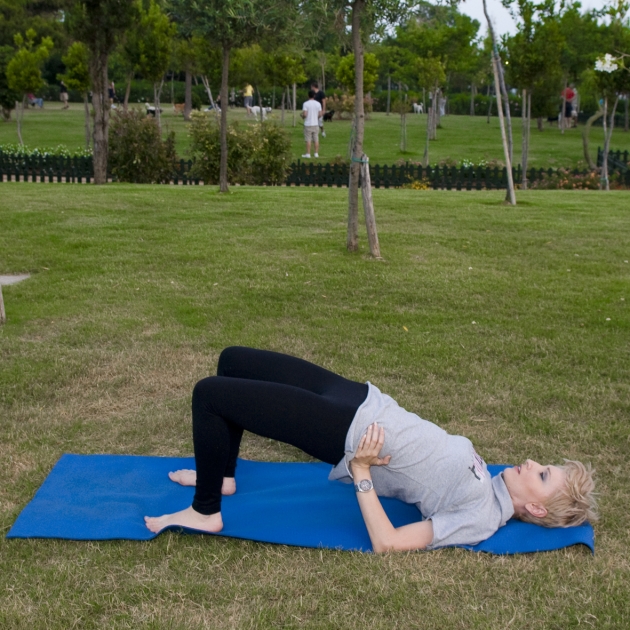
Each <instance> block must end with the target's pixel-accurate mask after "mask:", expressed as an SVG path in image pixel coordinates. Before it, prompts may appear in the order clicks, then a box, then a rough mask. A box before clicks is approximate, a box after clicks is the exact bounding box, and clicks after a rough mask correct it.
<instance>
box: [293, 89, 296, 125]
mask: <svg viewBox="0 0 630 630" xmlns="http://www.w3.org/2000/svg"><path fill="white" fill-rule="evenodd" d="M296 101H297V84H296V83H293V126H294V127H295V111H296V107H297V105H296Z"/></svg>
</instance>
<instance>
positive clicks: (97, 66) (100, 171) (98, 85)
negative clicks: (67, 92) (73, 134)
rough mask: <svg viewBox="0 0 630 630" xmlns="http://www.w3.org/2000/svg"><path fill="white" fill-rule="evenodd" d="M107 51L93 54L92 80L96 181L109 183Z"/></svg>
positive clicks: (91, 64)
mask: <svg viewBox="0 0 630 630" xmlns="http://www.w3.org/2000/svg"><path fill="white" fill-rule="evenodd" d="M107 62H108V55H107V53H97V52H95V53H94V54H92V56H91V58H90V80H91V82H92V106H93V107H94V145H93V146H94V158H93V163H94V183H95V184H106V183H107V157H108V153H109V138H108V134H109V108H110V104H109V94H108V92H107Z"/></svg>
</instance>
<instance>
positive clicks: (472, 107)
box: [470, 83, 477, 116]
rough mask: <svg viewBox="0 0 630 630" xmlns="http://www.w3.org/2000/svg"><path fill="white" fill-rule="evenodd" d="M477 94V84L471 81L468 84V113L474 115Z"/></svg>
mask: <svg viewBox="0 0 630 630" xmlns="http://www.w3.org/2000/svg"><path fill="white" fill-rule="evenodd" d="M476 95H477V86H476V85H475V84H474V83H473V84H472V85H471V86H470V115H471V116H474V115H475V96H476Z"/></svg>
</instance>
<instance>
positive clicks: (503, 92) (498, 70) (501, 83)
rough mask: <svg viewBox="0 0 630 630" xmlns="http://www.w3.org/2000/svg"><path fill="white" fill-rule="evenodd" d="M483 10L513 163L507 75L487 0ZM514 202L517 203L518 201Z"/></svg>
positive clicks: (498, 100)
mask: <svg viewBox="0 0 630 630" xmlns="http://www.w3.org/2000/svg"><path fill="white" fill-rule="evenodd" d="M483 12H484V14H485V16H486V21H487V22H488V33H490V39H491V41H492V52H493V59H494V61H493V64H494V65H493V68H494V73H495V81H494V82H495V91H496V97H497V109H499V103H500V101H501V98H500V96H503V99H504V106H505V119H506V121H507V142H508V154H509V157H510V164H511V163H512V147H513V142H512V115H511V113H510V99H509V97H508V93H507V88H506V86H505V76H504V74H503V65H502V64H501V57H500V55H499V49H498V48H497V40H496V37H495V34H494V28H493V26H492V22H491V20H490V16H489V15H488V7H487V6H486V0H483ZM497 75H498V79H499V80H498V85H497ZM503 132H505V129H503ZM510 176H511V175H510ZM512 192H514V191H512ZM514 203H516V201H515V202H514Z"/></svg>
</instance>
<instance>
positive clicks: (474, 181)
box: [0, 150, 630, 190]
mask: <svg viewBox="0 0 630 630" xmlns="http://www.w3.org/2000/svg"><path fill="white" fill-rule="evenodd" d="M601 160H602V154H601V150H598V163H601ZM627 162H628V151H624V152H622V151H616V152H611V153H610V154H609V165H610V168H611V169H613V170H614V171H615V172H618V173H619V174H620V176H621V177H622V179H623V180H624V182H625V184H626V185H627V186H630V170H629V169H628V165H627ZM191 167H192V161H190V160H188V161H185V160H180V162H179V165H178V168H177V172H176V173H174V174H173V178H172V180H171V183H172V184H175V185H184V186H186V185H199V184H202V183H203V182H201V181H200V180H199V179H198V178H193V177H191V176H190V175H189V173H190V170H191ZM349 168H350V167H349V165H348V164H345V163H342V164H321V163H315V162H301V161H299V160H298V161H297V162H294V163H293V164H291V166H290V167H289V172H288V174H287V177H286V180H285V184H286V185H287V186H320V187H321V186H326V187H333V186H334V187H342V186H347V185H348V178H349ZM555 172H556V171H555V170H554V169H551V168H549V169H542V168H541V169H535V168H532V169H529V170H528V180H529V181H530V182H535V181H537V180H540V179H543V178H544V177H546V176H552V175H553V174H554V173H555ZM572 173H574V174H586V171H572ZM370 175H371V180H372V186H373V187H375V188H399V187H401V186H410V185H411V186H418V187H426V188H432V189H434V190H438V189H446V190H493V189H502V188H506V187H507V170H506V169H505V168H497V167H493V168H490V167H483V166H461V167H455V166H428V167H426V168H425V167H423V166H421V165H419V164H413V163H405V164H401V165H391V166H381V165H379V164H374V165H371V167H370ZM513 175H514V181H515V182H517V183H518V182H520V181H521V178H522V170H521V167H520V166H516V167H514V168H513ZM92 179H93V167H92V158H91V157H71V158H68V157H60V156H31V157H23V156H22V157H20V156H15V155H11V154H5V153H3V152H2V151H0V182H5V181H9V182H10V181H14V182H57V183H62V182H63V183H86V184H89V183H90V182H91V181H92Z"/></svg>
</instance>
